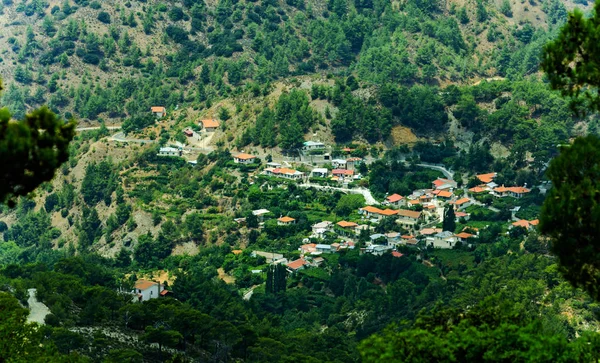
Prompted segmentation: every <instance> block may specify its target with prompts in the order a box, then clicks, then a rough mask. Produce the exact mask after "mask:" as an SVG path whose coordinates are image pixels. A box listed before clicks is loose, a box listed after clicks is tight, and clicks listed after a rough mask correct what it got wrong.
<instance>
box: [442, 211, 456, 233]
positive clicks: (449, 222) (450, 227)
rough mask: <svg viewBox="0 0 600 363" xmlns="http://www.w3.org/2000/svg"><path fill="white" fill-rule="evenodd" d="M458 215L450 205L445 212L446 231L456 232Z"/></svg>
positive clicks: (443, 227) (443, 226) (444, 226)
mask: <svg viewBox="0 0 600 363" xmlns="http://www.w3.org/2000/svg"><path fill="white" fill-rule="evenodd" d="M455 219H456V216H455V214H454V208H453V207H448V208H447V209H446V211H445V212H444V222H443V224H442V229H443V230H444V231H450V232H454V230H455V229H456V220H455Z"/></svg>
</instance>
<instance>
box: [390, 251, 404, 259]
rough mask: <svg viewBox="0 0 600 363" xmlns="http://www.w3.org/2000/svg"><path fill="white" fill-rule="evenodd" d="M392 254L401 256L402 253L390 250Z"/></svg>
mask: <svg viewBox="0 0 600 363" xmlns="http://www.w3.org/2000/svg"><path fill="white" fill-rule="evenodd" d="M392 256H394V257H398V258H400V257H402V254H401V253H400V252H398V251H392Z"/></svg>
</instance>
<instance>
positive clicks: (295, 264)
mask: <svg viewBox="0 0 600 363" xmlns="http://www.w3.org/2000/svg"><path fill="white" fill-rule="evenodd" d="M308 264H309V263H308V262H307V261H306V260H304V259H302V258H299V259H297V260H296V261H292V262H290V263H288V264H287V265H286V266H287V270H288V271H289V272H290V273H296V272H298V271H300V270H302V269H304V267H305V266H306V265H308Z"/></svg>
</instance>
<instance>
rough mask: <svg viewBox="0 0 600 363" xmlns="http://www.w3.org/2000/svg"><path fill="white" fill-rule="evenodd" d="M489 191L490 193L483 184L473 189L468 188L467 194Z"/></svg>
mask: <svg viewBox="0 0 600 363" xmlns="http://www.w3.org/2000/svg"><path fill="white" fill-rule="evenodd" d="M489 191H490V189H489V188H488V187H487V185H485V184H483V185H478V186H476V187H473V188H469V193H471V194H481V193H487V192H489Z"/></svg>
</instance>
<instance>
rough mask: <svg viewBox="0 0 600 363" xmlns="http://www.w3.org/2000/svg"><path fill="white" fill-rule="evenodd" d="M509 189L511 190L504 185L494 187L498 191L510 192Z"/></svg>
mask: <svg viewBox="0 0 600 363" xmlns="http://www.w3.org/2000/svg"><path fill="white" fill-rule="evenodd" d="M508 190H509V188H506V187H505V186H504V185H503V186H501V187H498V188H496V189H494V191H495V192H498V193H506V192H508Z"/></svg>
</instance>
